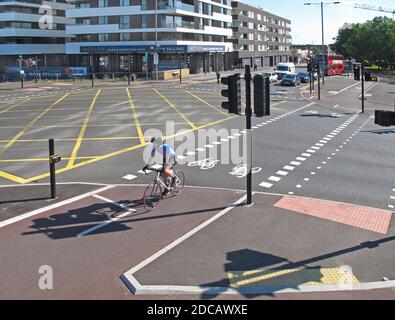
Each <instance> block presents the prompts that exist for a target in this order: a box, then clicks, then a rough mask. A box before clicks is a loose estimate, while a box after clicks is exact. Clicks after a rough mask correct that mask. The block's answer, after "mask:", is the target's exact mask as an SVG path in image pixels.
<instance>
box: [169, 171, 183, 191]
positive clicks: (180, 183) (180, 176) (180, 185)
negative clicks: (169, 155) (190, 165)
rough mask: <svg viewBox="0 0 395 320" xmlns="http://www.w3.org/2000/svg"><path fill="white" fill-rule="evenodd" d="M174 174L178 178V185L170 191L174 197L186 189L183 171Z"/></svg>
mask: <svg viewBox="0 0 395 320" xmlns="http://www.w3.org/2000/svg"><path fill="white" fill-rule="evenodd" d="M174 174H175V176H176V183H175V185H174V187H173V188H172V189H171V190H170V191H171V193H172V194H173V195H174V196H176V195H178V194H180V193H181V190H182V189H183V188H184V184H185V174H184V171H182V170H181V169H178V170H177V171H176V172H175V173H174Z"/></svg>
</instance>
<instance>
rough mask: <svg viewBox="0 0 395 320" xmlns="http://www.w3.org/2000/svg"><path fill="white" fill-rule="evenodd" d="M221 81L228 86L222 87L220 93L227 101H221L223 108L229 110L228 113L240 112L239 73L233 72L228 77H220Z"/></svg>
mask: <svg viewBox="0 0 395 320" xmlns="http://www.w3.org/2000/svg"><path fill="white" fill-rule="evenodd" d="M221 83H222V84H224V85H227V86H228V89H223V90H222V91H221V95H222V96H223V97H226V98H228V101H224V102H222V104H221V106H222V108H223V109H227V110H229V113H235V114H240V113H241V86H240V74H238V73H237V74H234V75H231V76H228V77H224V78H221Z"/></svg>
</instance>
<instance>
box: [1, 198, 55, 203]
mask: <svg viewBox="0 0 395 320" xmlns="http://www.w3.org/2000/svg"><path fill="white" fill-rule="evenodd" d="M50 199H51V198H50V197H40V198H30V199H14V200H4V201H0V204H7V203H19V202H30V201H42V200H50Z"/></svg>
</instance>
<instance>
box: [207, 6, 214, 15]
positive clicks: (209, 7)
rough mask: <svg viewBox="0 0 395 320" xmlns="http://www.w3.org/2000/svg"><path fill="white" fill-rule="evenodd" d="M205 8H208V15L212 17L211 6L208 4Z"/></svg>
mask: <svg viewBox="0 0 395 320" xmlns="http://www.w3.org/2000/svg"><path fill="white" fill-rule="evenodd" d="M207 7H208V15H209V16H212V15H213V5H212V4H209V5H208V6H207Z"/></svg>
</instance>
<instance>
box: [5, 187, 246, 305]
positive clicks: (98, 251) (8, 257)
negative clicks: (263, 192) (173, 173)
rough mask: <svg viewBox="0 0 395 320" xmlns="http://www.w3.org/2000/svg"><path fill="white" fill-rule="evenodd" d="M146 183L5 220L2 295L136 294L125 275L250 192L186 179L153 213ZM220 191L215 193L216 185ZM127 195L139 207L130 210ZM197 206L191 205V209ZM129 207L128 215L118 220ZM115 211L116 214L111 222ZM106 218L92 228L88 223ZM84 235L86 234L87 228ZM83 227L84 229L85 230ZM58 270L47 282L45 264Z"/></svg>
mask: <svg viewBox="0 0 395 320" xmlns="http://www.w3.org/2000/svg"><path fill="white" fill-rule="evenodd" d="M143 189H144V187H143V186H114V187H111V186H109V189H108V190H105V191H102V192H99V193H98V194H95V193H90V195H89V196H87V197H84V198H82V199H78V200H76V201H74V202H70V203H61V204H60V205H59V206H58V207H56V208H52V209H49V210H45V208H44V209H41V211H42V212H41V213H38V214H36V215H33V216H31V217H26V219H24V220H21V221H16V222H14V223H11V224H7V221H3V224H2V225H1V226H0V260H1V261H2V264H1V266H0V297H1V298H2V299H11V298H12V299H83V298H85V299H93V298H95V299H97V298H108V299H113V298H117V299H122V298H128V297H130V296H131V294H130V291H129V290H128V289H127V288H126V286H125V285H124V284H123V283H122V281H121V279H120V276H121V274H122V273H123V272H125V271H126V270H127V269H128V268H129V267H130V265H131V264H137V263H139V262H141V261H142V260H143V259H145V258H147V257H149V256H150V255H152V254H153V253H155V252H156V251H158V250H160V249H161V248H162V247H164V246H166V245H167V244H169V243H171V242H172V241H174V240H175V239H177V238H179V237H180V236H182V235H183V234H185V233H187V232H188V231H190V230H191V229H193V228H194V227H196V226H197V225H200V224H201V223H203V222H205V221H206V220H207V219H210V218H211V217H212V216H213V215H215V214H216V213H218V212H219V211H221V210H224V208H227V207H228V206H229V205H231V204H232V203H233V202H234V201H236V200H237V199H239V198H240V197H241V196H242V194H240V193H238V192H233V191H219V190H217V191H213V190H208V189H194V188H188V187H185V188H184V190H183V192H182V193H181V194H180V195H179V196H178V197H175V198H167V199H164V200H162V201H161V203H160V204H159V206H158V207H157V208H155V209H154V210H153V211H151V212H149V213H147V212H145V210H143V208H142V207H141V203H139V200H140V199H141V195H142V193H143ZM216 192H217V193H220V196H215V197H213V196H212V195H213V194H214V193H216ZM109 201H114V202H117V203H123V204H124V205H125V206H129V207H130V208H133V209H134V210H136V212H131V213H130V214H126V215H124V214H125V209H123V208H120V207H119V206H118V205H117V204H115V203H112V202H111V203H110V202H109ZM188 208H190V209H188ZM121 215H123V218H121V219H119V220H115V219H117V218H119V217H121ZM109 219H114V220H115V221H111V222H110V223H108V221H109ZM94 226H101V227H100V228H97V229H96V230H93V231H92V232H88V233H86V231H87V230H89V229H91V228H92V227H94ZM79 235H80V236H79ZM81 235H82V236H81ZM42 266H50V267H51V268H52V270H53V289H52V290H41V289H40V287H39V281H40V277H41V276H42V274H39V268H40V267H42Z"/></svg>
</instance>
